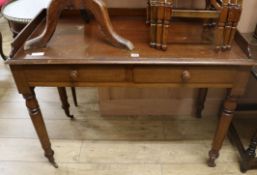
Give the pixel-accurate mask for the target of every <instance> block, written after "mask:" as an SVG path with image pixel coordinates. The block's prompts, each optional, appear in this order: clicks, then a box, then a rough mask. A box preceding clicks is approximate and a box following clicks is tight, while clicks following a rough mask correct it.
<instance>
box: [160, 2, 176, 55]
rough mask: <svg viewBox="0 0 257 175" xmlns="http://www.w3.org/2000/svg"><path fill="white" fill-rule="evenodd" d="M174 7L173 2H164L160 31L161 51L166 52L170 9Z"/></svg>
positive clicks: (170, 15)
mask: <svg viewBox="0 0 257 175" xmlns="http://www.w3.org/2000/svg"><path fill="white" fill-rule="evenodd" d="M173 5H174V1H173V0H168V1H166V4H165V7H164V17H163V31H162V47H161V48H162V50H167V47H168V44H167V43H168V35H169V28H170V19H171V17H172V8H173Z"/></svg>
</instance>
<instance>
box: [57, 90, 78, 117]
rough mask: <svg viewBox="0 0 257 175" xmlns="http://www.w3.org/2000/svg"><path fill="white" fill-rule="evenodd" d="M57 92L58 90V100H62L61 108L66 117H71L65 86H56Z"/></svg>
mask: <svg viewBox="0 0 257 175" xmlns="http://www.w3.org/2000/svg"><path fill="white" fill-rule="evenodd" d="M58 92H59V96H60V100H61V102H62V108H63V110H64V112H65V114H66V115H67V117H69V118H72V119H73V118H74V116H73V115H71V114H70V109H69V108H70V104H69V102H68V96H67V92H66V89H65V87H58Z"/></svg>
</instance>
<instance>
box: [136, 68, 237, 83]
mask: <svg viewBox="0 0 257 175" xmlns="http://www.w3.org/2000/svg"><path fill="white" fill-rule="evenodd" d="M236 72H237V71H236V67H235V68H228V67H221V68H219V69H217V67H215V68H214V67H208V66H207V67H206V66H203V67H189V68H187V67H180V66H164V67H162V68H155V67H151V66H145V67H138V68H135V69H134V82H137V83H182V84H187V83H194V84H197V83H199V84H203V83H210V84H211V83H221V84H222V83H226V84H228V83H233V82H234V78H235V76H236Z"/></svg>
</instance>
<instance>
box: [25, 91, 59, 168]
mask: <svg viewBox="0 0 257 175" xmlns="http://www.w3.org/2000/svg"><path fill="white" fill-rule="evenodd" d="M23 97H24V98H25V100H26V106H27V108H28V111H29V115H30V118H31V120H32V123H33V125H34V128H35V130H36V133H37V135H38V138H39V140H40V143H41V146H42V148H43V149H44V152H45V157H46V158H48V160H49V162H50V163H51V164H52V165H53V166H54V167H56V168H57V167H58V165H57V164H56V163H55V160H54V151H53V150H52V148H51V143H50V140H49V137H48V134H47V130H46V127H45V123H44V120H43V117H42V114H41V111H40V107H39V105H38V102H37V99H36V96H35V92H34V89H31V92H30V93H27V94H23Z"/></svg>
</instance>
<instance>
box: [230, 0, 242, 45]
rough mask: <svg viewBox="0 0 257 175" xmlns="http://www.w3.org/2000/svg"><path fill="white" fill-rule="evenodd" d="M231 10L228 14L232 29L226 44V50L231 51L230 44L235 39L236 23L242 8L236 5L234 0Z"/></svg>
mask: <svg viewBox="0 0 257 175" xmlns="http://www.w3.org/2000/svg"><path fill="white" fill-rule="evenodd" d="M232 3H233V4H232V8H231V10H230V11H231V12H230V13H229V14H230V16H232V17H231V19H232V20H231V21H232V27H231V32H230V35H229V39H228V42H227V43H226V45H227V46H226V48H227V49H231V44H232V42H233V40H234V38H235V34H236V31H237V25H238V22H239V20H240V16H241V13H242V6H241V4H236V3H237V1H236V0H234V1H233V2H232Z"/></svg>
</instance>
